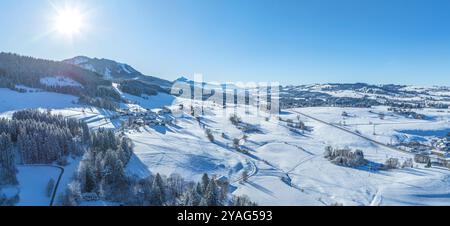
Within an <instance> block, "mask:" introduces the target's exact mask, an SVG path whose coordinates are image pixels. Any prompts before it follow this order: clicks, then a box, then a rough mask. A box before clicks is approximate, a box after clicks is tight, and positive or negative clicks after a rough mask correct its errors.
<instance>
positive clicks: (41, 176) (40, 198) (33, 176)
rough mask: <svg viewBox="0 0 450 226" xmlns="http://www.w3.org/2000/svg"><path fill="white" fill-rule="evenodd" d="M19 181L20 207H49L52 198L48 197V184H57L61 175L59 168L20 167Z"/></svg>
mask: <svg viewBox="0 0 450 226" xmlns="http://www.w3.org/2000/svg"><path fill="white" fill-rule="evenodd" d="M18 170H19V173H18V174H17V179H18V181H19V186H18V190H19V197H20V201H19V203H18V204H17V205H18V206H36V205H38V206H49V205H50V201H51V197H49V196H47V194H46V193H47V191H46V188H47V184H48V182H49V181H50V180H51V179H53V180H54V181H55V182H56V181H57V180H58V177H59V175H60V173H61V170H60V169H58V168H57V167H51V166H19V167H18Z"/></svg>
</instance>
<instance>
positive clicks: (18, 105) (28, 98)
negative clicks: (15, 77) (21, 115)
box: [0, 88, 78, 112]
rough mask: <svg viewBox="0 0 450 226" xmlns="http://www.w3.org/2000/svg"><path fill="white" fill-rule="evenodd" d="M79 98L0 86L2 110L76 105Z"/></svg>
mask: <svg viewBox="0 0 450 226" xmlns="http://www.w3.org/2000/svg"><path fill="white" fill-rule="evenodd" d="M76 102H78V98H77V97H75V96H71V95H65V94H59V93H50V92H27V93H19V92H16V91H13V90H10V89H5V88H0V112H6V111H14V110H20V109H26V108H57V109H60V108H66V107H72V106H76V104H74V103H76Z"/></svg>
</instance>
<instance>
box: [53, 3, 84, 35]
mask: <svg viewBox="0 0 450 226" xmlns="http://www.w3.org/2000/svg"><path fill="white" fill-rule="evenodd" d="M83 25H84V18H83V14H81V13H80V11H78V10H77V9H61V10H58V11H57V15H56V17H55V29H56V30H57V31H58V32H59V33H61V34H63V35H67V36H73V35H75V34H78V33H80V31H81V29H82V28H83Z"/></svg>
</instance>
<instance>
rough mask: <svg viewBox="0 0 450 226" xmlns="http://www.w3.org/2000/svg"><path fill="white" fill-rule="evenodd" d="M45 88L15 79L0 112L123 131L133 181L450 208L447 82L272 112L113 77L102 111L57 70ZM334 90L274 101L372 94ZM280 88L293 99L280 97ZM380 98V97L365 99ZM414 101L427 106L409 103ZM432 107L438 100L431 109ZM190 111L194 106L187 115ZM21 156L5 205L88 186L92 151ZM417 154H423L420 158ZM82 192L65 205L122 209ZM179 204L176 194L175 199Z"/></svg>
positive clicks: (262, 196) (264, 196)
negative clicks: (36, 159) (345, 156)
mask: <svg viewBox="0 0 450 226" xmlns="http://www.w3.org/2000/svg"><path fill="white" fill-rule="evenodd" d="M71 62H72V63H80V62H82V63H83V65H84V66H83V67H84V68H86V67H87V66H86V65H87V64H86V62H87V61H74V60H73V61H71ZM108 62H109V61H108ZM92 67H94V66H92ZM96 68H101V67H100V66H98V65H97V66H96ZM130 70H131V69H130ZM133 70H134V69H133ZM104 76H106V75H104ZM111 79H112V78H110V77H108V78H107V80H111ZM179 81H181V80H179ZM183 81H184V82H186V84H189V81H187V80H183ZM40 83H41V85H44V87H41V86H40V85H39V86H36V88H31V87H29V86H27V85H26V84H17V86H16V89H10V88H1V89H0V94H1V95H0V117H1V118H4V119H7V120H14V119H15V118H17V117H18V116H16V115H15V112H20V111H21V110H25V109H39V110H38V111H41V112H47V113H48V114H51V115H61V116H62V117H63V118H67V119H73V120H77V121H78V120H79V121H80V122H82V123H86V125H87V126H88V128H89V130H91V132H92V133H96V132H95V131H99V132H98V133H103V132H102V131H104V130H109V131H113V132H114V133H115V134H120V137H124V138H126V139H129V140H130V141H131V142H132V144H133V152H132V153H131V154H130V156H129V158H126V159H127V161H126V162H125V164H124V165H123V167H124V169H123V171H124V173H125V175H126V177H127V178H134V179H133V180H144V179H145V178H148V177H152V175H156V174H161V175H166V176H170V175H178V176H180V177H182V178H183V180H186V181H193V182H198V181H201V180H202V178H203V177H204V175H205V174H207V175H209V176H210V177H211V178H214V180H216V181H217V183H219V182H221V181H224V180H225V181H226V182H227V184H229V185H227V189H226V191H227V192H229V194H228V195H230V197H231V195H233V196H236V197H246V198H248V199H249V200H251V201H252V202H254V203H256V204H257V205H276V206H278V205H281V206H311V205H312V206H327V205H351V206H355V205H356V206H369V205H371V206H380V205H447V204H448V203H450V186H449V185H450V171H449V163H448V161H447V160H448V158H447V157H448V154H449V150H448V144H449V143H448V142H449V139H450V109H449V108H448V107H447V108H445V107H442V106H444V105H446V104H447V103H448V97H449V96H450V90H449V89H448V88H442V87H441V88H440V89H439V90H440V91H436V90H437V88H418V87H409V86H404V87H402V88H401V90H418V89H420V93H422V94H421V95H422V96H424V97H421V95H418V94H417V95H416V94H415V93H414V92H413V91H410V93H409V94H408V95H403V96H402V93H401V92H400V94H395V95H394V94H389V93H387V94H383V99H384V100H385V101H382V102H377V103H378V104H376V105H373V106H364V107H360V106H356V105H355V106H344V105H338V104H336V103H338V102H333V104H328V103H326V102H325V103H322V104H321V106H304V107H299V106H297V105H295V104H294V105H292V104H291V105H292V107H284V108H282V109H281V110H280V112H277V113H273V112H269V111H261V110H260V109H259V107H260V106H257V105H248V104H245V103H244V104H242V103H237V104H235V103H233V104H227V105H226V106H225V107H224V105H222V104H218V103H217V101H215V100H206V101H199V100H198V99H196V100H194V99H190V98H185V97H183V96H177V95H173V94H172V93H170V92H163V91H158V92H157V93H156V94H155V95H148V94H145V93H143V94H141V95H136V93H135V92H134V91H133V92H124V84H122V83H120V81H113V82H112V83H111V86H110V89H111V90H112V92H114V93H115V95H117V96H118V97H119V98H120V99H119V98H116V101H117V102H118V103H117V104H116V105H115V106H117V107H116V108H114V109H105V108H102V107H99V106H93V105H90V104H86V103H83V102H80V101H79V100H78V97H77V96H76V95H75V94H63V93H61V92H55V91H54V90H52V89H54V87H70V88H75V89H83V87H84V86H83V85H82V84H81V83H79V82H77V81H75V80H73V79H70V78H68V77H61V75H58V76H55V77H44V78H43V79H41V80H40ZM142 84H144V86H146V85H148V83H146V82H143V83H142ZM127 85H129V84H127ZM46 86H47V87H52V89H47V88H46ZM367 86H369V85H367ZM17 87H18V88H20V89H17ZM330 87H332V86H330V85H328V86H325V85H324V86H319V85H314V86H302V87H299V88H295V89H294V88H292V87H286V88H282V89H281V93H280V94H281V98H282V99H281V105H282V106H283V104H285V103H287V102H289V103H301V104H304V103H310V102H308V101H310V100H308V99H307V98H308V97H311V95H312V94H314V93H315V94H314V95H322V94H326V95H330V96H331V98H338V99H337V100H340V99H339V98H355V100H353V101H354V102H350V103H360V102H359V101H361V100H362V101H367V100H368V99H369V100H370V99H371V98H370V96H371V95H372V94H371V93H372V92H367V89H364V90H362V89H358V90H354V89H353V88H339V91H329V90H330ZM46 89H47V90H46ZM372 89H373V87H372ZM127 90H128V89H127ZM293 90H295V91H293ZM56 91H59V89H58V90H56ZM364 92H365V93H364ZM317 93H322V94H317ZM286 95H289V98H288V99H283V98H286ZM293 95H295V96H293ZM377 95H378V94H377ZM368 96H369V97H368ZM411 96H414V98H412V97H411ZM429 96H435V97H439V98H441V99H439V98H435V101H433V102H432V103H433V105H432V106H428V105H427V103H429V102H428V100H429V98H428V97H429ZM377 98H378V99H379V98H381V97H380V96H377V97H374V98H372V100H377ZM399 99H400V100H401V101H402V103H408V104H412V105H414V106H413V107H410V106H409V105H408V106H407V107H404V106H395V105H393V104H387V103H390V102H394V103H399V102H400V101H398V102H395V100H399ZM332 100H333V101H336V100H335V99H332ZM283 101H284V102H283ZM296 101H298V102H296ZM305 101H306V102H305ZM418 103H419V104H422V103H425V105H424V106H415V104H418ZM436 103H439V104H442V106H441V105H439V106H440V108H437V107H433V106H436ZM333 105H334V106H333ZM195 109H201V110H200V111H195V112H194V110H195ZM405 112H406V113H405ZM40 117H43V116H40ZM74 139H77V138H74ZM120 139H123V138H120ZM17 148H18V147H14V150H16V149H17ZM84 148H86V147H84ZM327 150H335V151H341V150H348V152H349V153H353V152H352V151H354V150H360V151H361V153H363V156H362V157H361V158H363V160H362V163H361V164H358V165H349V164H344V165H342V164H340V163H339V162H335V161H332V160H331V159H328V157H327V156H326V152H327ZM19 153H21V152H20V150H18V151H17V153H16V154H15V155H16V156H17V158H16V160H15V161H16V163H17V175H16V178H17V183H16V184H12V185H6V184H5V185H2V186H0V189H1V190H0V192H1V193H0V194H1V197H3V199H4V200H9V201H11V200H12V201H11V204H14V205H42V206H45V205H63V204H65V203H66V202H64V198H63V197H66V198H67V194H66V193H67V191H68V189H69V190H70V191H71V192H72V193H73V192H74V190H73V189H76V187H77V186H80V183H87V182H83V181H84V180H87V179H83V180H81V179H80V172H81V170H82V168H83V167H85V166H84V164H86V162H88V161H87V159H88V158H89V156H88V154H69V155H68V156H67V160H65V161H64V164H60V163H58V162H46V163H45V164H44V163H42V162H40V163H39V164H38V163H35V164H28V163H24V162H23V160H20V159H21V158H22V157H20V154H19ZM74 153H77V152H74ZM86 153H89V151H87V152H86ZM341 157H342V156H341ZM419 157H423V158H425V159H426V160H425V161H424V160H418V158H419ZM58 161H60V160H58ZM345 161H346V160H345ZM392 162H394V164H392ZM82 163H83V164H82ZM82 165H83V166H82ZM83 172H84V171H83ZM171 178H172V177H171ZM50 181H53V182H52V183H50ZM98 183H100V182H98ZM49 184H51V186H50V185H49ZM86 186H87V185H86ZM81 187H83V184H81ZM71 189H72V190H71ZM82 190H83V188H82ZM82 190H81V191H79V192H81V193H80V195H79V198H78V199H79V200H76V202H70V203H71V204H74V203H76V204H77V205H118V204H123V203H121V202H120V201H117V200H111V199H110V198H107V197H108V196H107V195H106V194H103V193H104V192H105V191H103V190H99V192H98V193H96V192H94V190H89V192H88V191H85V192H84V193H83V191H82ZM72 195H73V194H72ZM184 199H185V197H184V196H181V197H180V198H179V199H177V200H178V201H176V202H182V201H180V200H184ZM225 200H227V198H225ZM66 201H67V200H66ZM8 203H9V202H6V201H5V204H8Z"/></svg>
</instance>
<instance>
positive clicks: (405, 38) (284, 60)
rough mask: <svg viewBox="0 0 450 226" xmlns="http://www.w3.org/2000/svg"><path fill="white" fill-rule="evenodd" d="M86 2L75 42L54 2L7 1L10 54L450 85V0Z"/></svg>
mask: <svg viewBox="0 0 450 226" xmlns="http://www.w3.org/2000/svg"><path fill="white" fill-rule="evenodd" d="M62 1H63V0H58V1H55V2H56V3H55V4H60V2H62ZM72 2H73V1H72ZM77 2H78V3H75V4H76V5H79V6H80V7H81V8H82V9H85V10H86V13H87V14H88V16H87V17H86V19H85V20H86V26H85V27H84V29H82V32H81V34H80V35H78V36H76V37H74V38H73V40H72V41H69V40H68V39H67V37H63V36H61V35H58V34H54V33H49V32H48V31H49V27H51V26H52V25H51V18H52V16H53V15H54V14H55V13H54V10H53V9H52V7H51V5H50V4H49V1H48V0H32V1H30V0H1V1H0V9H1V13H0V51H6V52H15V53H19V54H23V55H30V56H35V57H40V58H47V59H54V60H62V59H65V58H70V57H73V56H76V55H87V56H90V57H99V58H109V59H114V60H117V61H120V62H124V63H128V64H130V65H132V66H133V67H135V68H136V69H137V70H139V71H141V72H143V73H144V74H148V75H156V76H159V77H162V78H166V79H169V80H173V79H175V78H177V77H179V76H186V77H192V76H193V74H194V73H202V74H204V76H205V79H206V80H213V81H279V82H281V83H283V84H287V83H293V84H305V83H323V82H368V83H376V84H379V83H402V84H419V85H432V84H436V85H450V1H447V0H441V1H437V0H328V1H325V0H293V1H288V0H177V1H175V0H160V1H153V0H141V1H140V0H90V1H88V0H86V1H77Z"/></svg>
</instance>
